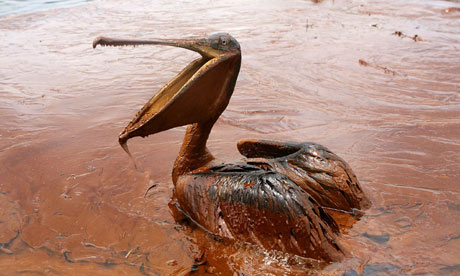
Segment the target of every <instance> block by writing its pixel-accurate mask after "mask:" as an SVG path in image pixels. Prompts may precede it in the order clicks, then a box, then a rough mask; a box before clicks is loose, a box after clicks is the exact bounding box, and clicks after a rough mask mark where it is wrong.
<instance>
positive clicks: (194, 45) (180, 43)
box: [93, 36, 220, 58]
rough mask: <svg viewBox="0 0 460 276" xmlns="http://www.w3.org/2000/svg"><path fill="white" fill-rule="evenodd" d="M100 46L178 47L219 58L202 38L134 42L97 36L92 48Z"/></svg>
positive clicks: (133, 40) (134, 40)
mask: <svg viewBox="0 0 460 276" xmlns="http://www.w3.org/2000/svg"><path fill="white" fill-rule="evenodd" d="M97 45H101V46H139V45H165V46H172V47H180V48H184V49H188V50H191V51H194V52H197V53H199V54H200V55H202V56H203V57H207V58H214V57H217V56H219V54H220V53H219V52H218V51H214V49H212V48H210V47H209V45H208V41H207V40H206V39H203V38H197V39H153V40H136V39H118V38H110V37H104V36H99V37H97V38H96V39H94V41H93V48H96V46H97Z"/></svg>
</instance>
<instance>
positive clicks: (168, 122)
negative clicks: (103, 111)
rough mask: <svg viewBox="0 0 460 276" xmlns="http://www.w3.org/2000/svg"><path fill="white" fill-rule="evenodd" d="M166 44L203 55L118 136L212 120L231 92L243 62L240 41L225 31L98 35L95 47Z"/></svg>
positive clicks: (122, 139)
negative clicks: (202, 35) (168, 36)
mask: <svg viewBox="0 0 460 276" xmlns="http://www.w3.org/2000/svg"><path fill="white" fill-rule="evenodd" d="M97 45H101V46H130V45H131V46H137V45H166V46H173V47H180V48H185V49H188V50H191V51H195V52H197V53H199V54H200V55H201V57H200V58H198V59H196V60H194V61H192V62H191V63H190V64H189V65H188V66H187V67H185V68H184V69H183V70H182V71H181V72H180V73H179V74H178V75H177V76H176V77H174V78H173V79H172V80H171V81H169V82H168V83H167V84H166V85H165V86H164V87H163V88H162V89H160V91H159V92H158V93H157V94H156V95H155V96H153V97H152V98H151V99H150V100H149V101H148V102H147V103H146V104H145V105H144V107H143V108H142V109H141V110H140V111H139V112H138V113H137V115H136V116H135V117H134V119H133V120H132V121H131V122H130V123H129V124H128V125H127V126H126V128H125V129H124V130H123V131H122V133H121V134H120V136H119V142H120V145H121V146H122V147H123V149H124V150H125V151H126V152H128V154H129V151H128V148H127V145H126V142H127V140H128V139H130V138H132V137H136V136H142V137H145V136H148V135H150V134H154V133H158V132H161V131H164V130H168V129H171V128H174V127H179V126H183V125H189V124H193V123H201V124H205V123H207V124H213V123H214V122H215V121H216V120H217V118H218V117H219V116H220V114H221V113H222V112H223V111H224V110H225V108H226V107H227V105H228V102H229V100H230V97H231V96H232V93H233V89H234V87H235V83H236V79H237V77H238V73H239V70H240V64H241V49H240V44H239V43H238V41H237V40H236V39H235V38H233V37H232V36H231V35H229V34H227V33H216V34H212V35H210V36H208V37H206V38H191V39H154V40H131V39H116V38H107V37H98V38H96V39H95V40H94V42H93V47H94V48H95V47H96V46H97Z"/></svg>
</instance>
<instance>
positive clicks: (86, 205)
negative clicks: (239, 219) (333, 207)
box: [0, 0, 460, 275]
mask: <svg viewBox="0 0 460 276" xmlns="http://www.w3.org/2000/svg"><path fill="white" fill-rule="evenodd" d="M459 11H460V3H459V2H458V1H434V0H428V1H415V0H412V1H411V0H407V1H403V0H396V1H381V0H378V1H377V0H372V1H332V0H325V1H300V0H299V1H289V2H286V1H278V0H275V1H231V2H230V1H228V2H227V1H180V2H172V1H140V0H134V1H121V0H99V1H94V2H89V3H85V4H82V5H79V6H74V7H70V8H61V9H54V10H48V11H41V12H34V13H29V14H22V15H5V16H2V17H0V49H1V55H0V118H1V120H0V275H459V274H460V253H459V252H460V180H459V179H460V165H459V164H460V98H459V94H460V54H459V53H460V28H459V22H460V12H459ZM218 31H225V32H228V33H230V34H232V36H234V37H235V38H237V39H238V41H239V42H240V44H241V48H242V56H243V61H242V66H241V71H240V75H239V78H238V82H237V84H236V87H235V92H234V94H233V97H232V99H231V101H230V104H229V106H228V108H227V110H226V111H225V112H224V113H223V114H222V116H221V117H220V118H219V120H218V121H217V123H216V125H215V126H214V128H213V131H212V132H211V136H210V139H209V141H208V146H209V148H210V150H211V151H212V152H213V154H214V155H216V156H217V157H220V158H222V159H224V160H238V159H240V158H241V156H240V155H239V153H238V151H237V150H236V143H237V141H238V140H240V139H246V138H256V139H274V140H280V141H295V142H304V141H313V142H316V143H319V144H322V145H324V146H326V147H328V148H329V149H331V150H332V151H333V152H335V153H337V154H338V155H340V156H341V157H342V158H344V159H345V160H347V162H348V163H349V164H350V166H351V167H352V168H353V170H354V172H355V173H356V175H357V176H358V179H359V180H360V182H361V185H362V187H363V189H364V191H365V192H366V194H367V195H368V196H369V198H370V200H371V201H372V204H373V205H372V207H371V208H370V209H369V210H367V211H366V212H365V214H364V215H363V216H362V217H361V219H360V220H359V221H352V220H351V219H350V218H347V217H343V219H339V223H340V224H341V225H342V226H343V227H342V233H341V237H340V240H341V243H342V244H343V246H344V247H346V249H347V250H348V251H349V253H350V256H348V257H347V258H346V259H345V260H344V261H342V262H338V263H331V264H324V263H317V262H315V261H312V260H309V259H303V258H299V257H296V256H290V255H286V254H282V253H280V252H267V251H264V250H261V249H259V248H256V247H253V246H251V245H248V244H241V243H228V242H226V241H222V240H219V238H218V237H213V236H210V235H208V234H206V233H204V232H203V231H202V230H201V229H199V228H196V227H193V226H192V225H188V224H178V223H176V222H175V220H174V218H173V214H172V211H171V209H170V207H169V206H168V203H169V202H170V199H171V196H172V188H173V186H172V180H171V168H172V166H173V162H174V159H175V157H176V155H177V153H178V151H179V148H180V144H181V143H182V138H183V135H184V132H185V128H184V127H181V128H176V129H172V130H168V131H166V132H162V133H159V134H155V135H152V136H150V137H148V138H146V139H141V138H135V139H132V140H131V141H130V150H131V152H132V154H133V156H134V158H135V160H136V163H137V165H138V169H137V170H136V169H135V168H134V166H133V164H132V162H131V161H130V160H129V157H128V156H127V155H126V153H125V152H123V150H122V149H121V148H120V146H119V144H118V141H117V137H118V134H119V133H120V131H121V130H123V127H124V126H125V125H126V124H127V123H128V122H129V121H130V120H131V118H132V117H133V115H134V114H135V112H137V110H139V109H140V108H141V107H142V106H143V104H144V103H145V102H146V101H147V100H148V99H150V98H151V97H152V95H153V94H154V93H156V91H158V90H159V89H160V88H161V87H162V86H163V85H164V84H165V83H167V82H168V81H169V80H170V79H171V78H172V77H173V76H174V75H175V74H177V73H178V72H179V71H180V70H181V69H182V68H183V67H184V66H185V65H186V64H188V63H189V62H190V61H191V60H193V59H194V58H196V57H197V55H196V53H192V52H189V51H186V50H182V49H175V48H165V47H136V48H132V47H124V48H105V49H103V50H101V49H100V48H97V49H93V48H92V45H91V43H92V40H93V39H94V38H95V37H97V36H99V35H107V36H112V37H133V38H140V39H142V38H168V37H171V38H178V37H185V36H188V35H195V36H205V35H206V34H210V33H213V32H218ZM150 187H151V189H149V188H150Z"/></svg>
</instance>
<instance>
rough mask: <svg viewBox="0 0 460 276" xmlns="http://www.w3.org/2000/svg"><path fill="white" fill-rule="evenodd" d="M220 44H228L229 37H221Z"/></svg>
mask: <svg viewBox="0 0 460 276" xmlns="http://www.w3.org/2000/svg"><path fill="white" fill-rule="evenodd" d="M220 44H222V45H223V46H227V44H228V39H227V38H225V37H221V38H220Z"/></svg>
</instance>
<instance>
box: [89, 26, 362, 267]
mask: <svg viewBox="0 0 460 276" xmlns="http://www.w3.org/2000/svg"><path fill="white" fill-rule="evenodd" d="M147 44H150V45H168V46H174V47H181V48H185V49H189V50H192V51H195V52H197V53H199V54H200V55H201V57H200V58H198V59H196V60H194V61H192V62H191V63H190V64H189V65H188V66H187V67H186V68H185V69H183V70H182V72H180V73H179V74H178V75H177V76H176V77H175V78H173V79H172V80H171V81H170V82H168V83H167V84H166V85H165V86H164V87H163V88H162V89H161V90H160V91H159V92H158V93H157V94H156V95H155V96H153V97H152V98H151V99H150V100H149V101H148V102H147V104H146V105H145V106H144V107H143V108H142V109H141V110H140V111H139V112H138V113H137V115H136V116H135V118H134V119H133V120H132V121H131V122H130V123H129V124H128V126H127V127H126V128H125V129H124V130H123V132H122V133H121V134H120V137H119V142H120V144H121V146H122V147H123V149H124V150H125V151H126V152H128V154H129V151H128V148H127V144H126V142H127V140H128V139H130V138H132V137H135V136H142V137H145V136H148V135H151V134H154V133H158V132H161V131H164V130H168V129H171V128H174V127H179V126H183V125H189V126H188V128H187V131H186V134H185V138H184V142H183V144H182V147H181V149H180V152H179V155H178V157H177V159H176V161H175V163H174V168H173V171H172V180H173V183H174V186H175V197H176V199H177V202H178V204H179V208H180V209H181V211H182V212H183V213H184V214H185V215H186V216H187V217H188V218H189V219H191V220H192V221H193V222H195V223H197V224H199V225H200V226H201V227H202V228H205V229H206V230H207V231H209V232H211V233H213V234H215V235H218V236H221V237H224V238H230V239H238V240H243V241H247V242H250V243H254V244H258V245H260V246H262V247H264V248H266V249H276V250H281V251H284V252H289V253H293V254H296V255H300V256H304V257H309V258H315V259H320V260H325V261H337V260H340V259H342V257H343V249H342V248H341V246H340V245H339V243H338V242H337V237H336V233H337V232H338V226H337V224H336V222H335V221H334V219H333V218H332V217H331V216H329V215H328V213H326V212H325V208H326V209H334V210H341V211H347V212H351V211H352V210H353V209H362V208H365V207H367V206H368V205H369V201H368V199H367V198H366V197H365V195H364V194H363V192H362V190H361V188H360V185H359V183H358V180H357V179H356V177H355V175H354V173H353V171H352V170H351V168H350V167H349V166H348V164H347V163H346V162H345V161H344V160H342V159H341V158H340V157H338V156H337V155H335V154H334V153H332V152H331V151H329V150H328V149H326V148H325V147H323V146H320V145H318V144H314V143H281V142H275V141H260V140H244V141H240V142H238V150H239V151H240V152H241V154H243V155H244V156H245V157H246V159H245V162H241V163H238V162H237V163H227V164H225V163H221V162H219V161H218V160H216V159H215V158H214V156H213V155H212V154H211V153H210V152H209V150H208V149H207V148H206V141H207V140H208V137H209V133H210V132H211V129H212V127H213V125H214V123H215V122H216V120H217V119H218V118H219V116H220V115H221V114H222V112H223V111H224V110H225V108H226V107H227V105H228V103H229V100H230V97H231V96H232V93H233V89H234V87H235V83H236V80H237V77H238V73H239V70H240V64H241V50H240V45H239V43H238V41H236V39H234V38H233V37H232V36H230V35H229V34H226V33H218V34H213V35H211V36H209V37H207V38H200V39H173V40H128V39H113V38H106V37H98V38H96V39H95V40H94V42H93V47H96V46H97V45H102V46H127V45H134V46H136V45H147Z"/></svg>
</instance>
